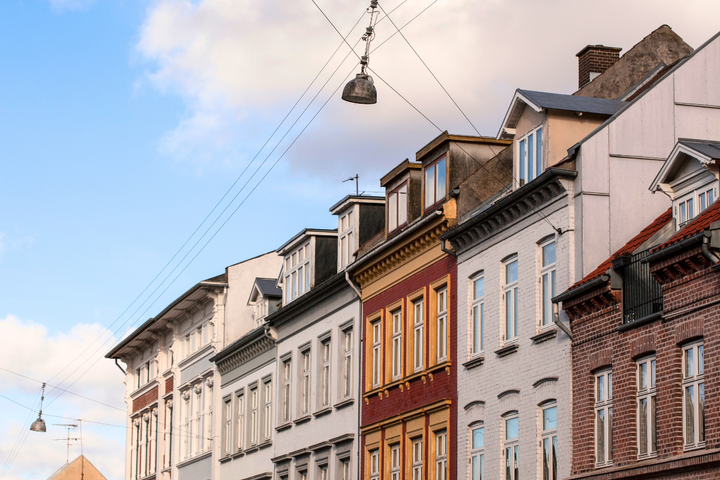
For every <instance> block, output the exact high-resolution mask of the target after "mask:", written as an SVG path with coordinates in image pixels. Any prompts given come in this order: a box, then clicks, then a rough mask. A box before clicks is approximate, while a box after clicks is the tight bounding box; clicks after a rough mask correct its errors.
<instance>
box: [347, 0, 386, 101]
mask: <svg viewBox="0 0 720 480" xmlns="http://www.w3.org/2000/svg"><path fill="white" fill-rule="evenodd" d="M377 8H378V0H370V7H369V8H368V9H367V12H368V13H369V14H370V25H368V27H367V28H366V29H365V34H364V35H363V36H362V39H363V40H365V55H363V56H362V58H360V73H358V74H357V75H356V76H355V78H354V79H352V80H350V81H349V82H348V84H347V85H345V88H343V93H342V99H343V100H345V101H346V102H350V103H359V104H364V105H371V104H374V103H377V90H376V89H375V84H374V83H373V79H372V77H371V76H370V75H368V74H367V73H365V70H366V69H367V66H368V64H369V63H370V42H371V41H372V40H373V39H374V38H375V29H374V27H373V25H375V23H376V22H377V16H378V14H379V13H380V12H378V11H376V9H377Z"/></svg>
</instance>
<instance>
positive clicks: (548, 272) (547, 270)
mask: <svg viewBox="0 0 720 480" xmlns="http://www.w3.org/2000/svg"><path fill="white" fill-rule="evenodd" d="M550 245H552V246H553V257H552V261H551V262H550V261H548V262H547V263H546V258H545V253H546V252H545V249H546V248H549V247H550ZM539 247H540V279H539V281H540V299H541V300H540V328H547V327H550V326H552V325H553V303H552V299H553V297H555V287H556V267H557V242H556V239H555V237H553V238H551V239H549V240H547V241H545V242H543V243H541V244H540V245H539ZM548 256H549V255H548ZM547 260H549V259H547Z"/></svg>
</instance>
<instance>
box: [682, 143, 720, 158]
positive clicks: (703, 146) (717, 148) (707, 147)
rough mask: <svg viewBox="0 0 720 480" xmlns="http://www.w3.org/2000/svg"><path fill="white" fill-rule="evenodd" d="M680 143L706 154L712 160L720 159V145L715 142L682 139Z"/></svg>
mask: <svg viewBox="0 0 720 480" xmlns="http://www.w3.org/2000/svg"><path fill="white" fill-rule="evenodd" d="M678 143H680V144H682V145H685V146H686V147H688V148H690V149H692V150H695V151H696V152H698V153H701V154H703V155H705V156H706V157H708V158H709V159H711V160H720V145H718V144H717V143H715V142H690V141H685V140H681V141H680V142H678Z"/></svg>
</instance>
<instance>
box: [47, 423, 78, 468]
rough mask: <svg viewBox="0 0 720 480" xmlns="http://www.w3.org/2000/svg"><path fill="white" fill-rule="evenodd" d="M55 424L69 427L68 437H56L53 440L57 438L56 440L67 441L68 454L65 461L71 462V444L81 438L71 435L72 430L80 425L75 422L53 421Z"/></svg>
mask: <svg viewBox="0 0 720 480" xmlns="http://www.w3.org/2000/svg"><path fill="white" fill-rule="evenodd" d="M53 425H56V426H58V427H65V428H67V431H68V433H67V438H54V439H53V440H55V441H56V442H67V454H66V460H65V463H70V445H73V443H72V442H77V441H79V440H80V439H79V438H75V437H71V436H70V432H71V431H73V430H75V429H76V428H77V427H78V426H77V424H75V423H53ZM74 445H77V444H74Z"/></svg>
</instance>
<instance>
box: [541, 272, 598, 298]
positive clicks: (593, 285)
mask: <svg viewBox="0 0 720 480" xmlns="http://www.w3.org/2000/svg"><path fill="white" fill-rule="evenodd" d="M608 280H610V276H609V275H600V276H599V277H597V278H595V279H593V280H590V281H589V282H587V283H585V284H583V285H580V286H579V287H578V288H574V289H572V290H566V291H564V292H563V293H561V294H560V295H558V296H557V297H555V298H553V299H552V300H551V301H552V303H554V304H558V303H560V302H564V301H565V300H569V299H571V298H573V297H577V296H578V295H580V294H582V293H585V292H587V291H589V290H592V289H593V288H596V287H599V286H600V285H602V284H603V283H607V282H608Z"/></svg>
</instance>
